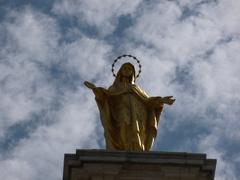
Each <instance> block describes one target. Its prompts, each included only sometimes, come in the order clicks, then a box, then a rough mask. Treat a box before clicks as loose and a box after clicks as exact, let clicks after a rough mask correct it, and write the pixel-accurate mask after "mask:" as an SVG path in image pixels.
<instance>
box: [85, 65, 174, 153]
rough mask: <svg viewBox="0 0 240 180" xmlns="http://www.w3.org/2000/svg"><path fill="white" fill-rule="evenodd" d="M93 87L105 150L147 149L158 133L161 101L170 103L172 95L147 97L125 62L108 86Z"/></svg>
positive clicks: (129, 66)
mask: <svg viewBox="0 0 240 180" xmlns="http://www.w3.org/2000/svg"><path fill="white" fill-rule="evenodd" d="M84 84H85V85H86V86H87V87H88V88H90V89H92V91H93V93H94V94H95V99H96V102H97V105H98V108H99V111H100V117H101V122H102V125H103V128H104V136H105V140H106V147H107V149H108V150H128V151H149V150H150V149H151V147H152V145H153V142H154V140H155V138H156V136H157V127H158V123H159V119H160V115H161V112H162V110H163V106H164V104H168V105H172V104H173V103H174V101H175V99H173V98H172V96H166V97H160V96H158V97H149V96H148V95H147V94H146V93H145V92H144V91H143V90H142V89H140V88H139V87H138V86H137V85H136V84H135V69H134V66H133V65H132V64H131V63H125V64H123V65H122V66H121V68H120V69H119V71H118V73H117V76H116V78H115V81H114V82H113V84H112V86H110V87H109V88H108V89H104V88H102V87H96V86H95V85H94V84H92V83H89V82H87V81H85V82H84Z"/></svg>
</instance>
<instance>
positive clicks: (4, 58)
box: [0, 8, 58, 136]
mask: <svg viewBox="0 0 240 180" xmlns="http://www.w3.org/2000/svg"><path fill="white" fill-rule="evenodd" d="M0 32H1V34H2V36H5V38H6V39H5V44H4V45H3V46H2V47H1V51H0V58H1V61H0V83H1V88H0V98H1V102H0V111H1V115H0V118H1V119H2V123H1V130H0V132H1V136H3V135H4V133H5V130H6V129H7V128H8V127H9V126H11V125H13V124H14V123H17V122H19V121H23V120H29V118H30V117H31V115H32V113H37V112H40V111H41V110H43V109H44V108H47V107H48V104H50V102H51V98H52V96H53V94H54V93H55V92H54V91H55V90H54V88H53V87H52V86H51V85H50V84H48V83H47V79H46V75H45V74H44V73H45V72H44V70H43V69H41V68H40V67H39V65H38V63H45V64H46V65H47V64H49V63H50V61H51V59H52V56H54V55H53V53H54V48H55V47H56V44H57V40H58V38H57V37H58V32H57V28H56V26H55V22H54V20H53V19H51V18H49V17H47V16H45V15H43V14H40V13H35V12H33V11H32V10H30V9H29V8H26V9H24V10H23V11H19V12H14V11H12V12H10V13H9V14H8V16H7V17H6V19H5V20H4V21H3V22H2V23H1V25H0Z"/></svg>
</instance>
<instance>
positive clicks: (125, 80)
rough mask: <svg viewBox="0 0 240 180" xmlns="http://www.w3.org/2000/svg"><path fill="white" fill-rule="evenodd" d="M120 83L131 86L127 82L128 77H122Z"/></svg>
mask: <svg viewBox="0 0 240 180" xmlns="http://www.w3.org/2000/svg"><path fill="white" fill-rule="evenodd" d="M121 82H122V83H124V84H131V82H130V81H129V77H125V76H122V78H121Z"/></svg>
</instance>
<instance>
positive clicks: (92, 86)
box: [84, 81, 96, 89]
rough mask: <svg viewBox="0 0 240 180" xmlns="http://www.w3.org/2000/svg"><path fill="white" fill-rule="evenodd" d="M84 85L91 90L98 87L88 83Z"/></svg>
mask: <svg viewBox="0 0 240 180" xmlns="http://www.w3.org/2000/svg"><path fill="white" fill-rule="evenodd" d="M84 85H85V86H87V87H88V88H89V89H95V88H96V86H95V85H94V84H93V83H90V82H88V81H84Z"/></svg>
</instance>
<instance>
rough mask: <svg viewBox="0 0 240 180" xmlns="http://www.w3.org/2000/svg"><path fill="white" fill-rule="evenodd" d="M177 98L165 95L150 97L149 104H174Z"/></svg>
mask: <svg viewBox="0 0 240 180" xmlns="http://www.w3.org/2000/svg"><path fill="white" fill-rule="evenodd" d="M174 101H175V99H173V96H165V97H160V96H157V97H150V98H149V101H148V104H149V105H150V106H162V105H163V104H168V105H172V104H173V103H174Z"/></svg>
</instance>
